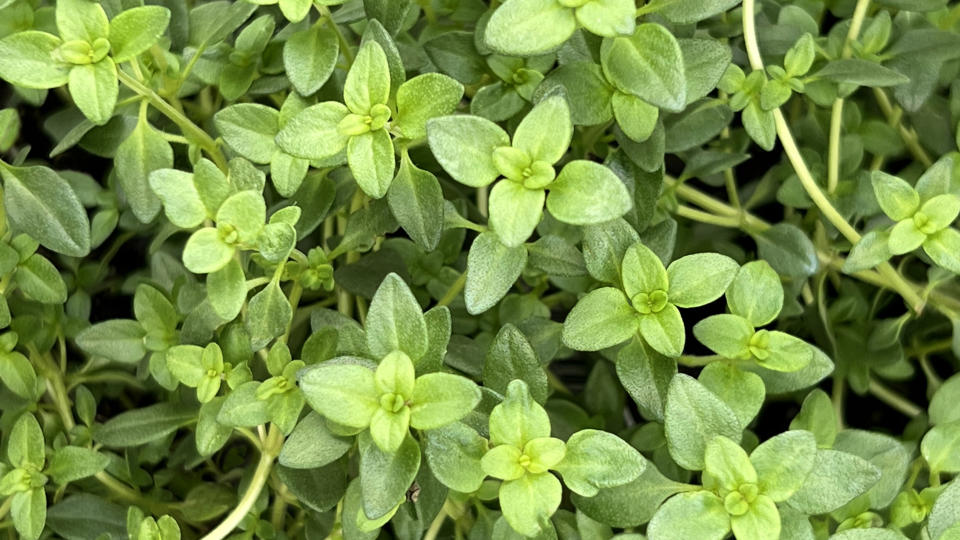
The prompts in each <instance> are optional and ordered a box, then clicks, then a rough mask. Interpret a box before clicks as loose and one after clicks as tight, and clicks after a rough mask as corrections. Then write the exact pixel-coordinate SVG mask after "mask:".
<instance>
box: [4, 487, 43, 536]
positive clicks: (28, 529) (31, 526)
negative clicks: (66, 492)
mask: <svg viewBox="0 0 960 540" xmlns="http://www.w3.org/2000/svg"><path fill="white" fill-rule="evenodd" d="M10 517H11V518H12V519H13V525H14V528H16V530H17V532H18V533H20V536H21V538H23V539H24V540H36V539H37V538H40V534H41V533H42V532H43V526H44V523H46V520H47V495H46V493H44V491H43V488H39V487H36V488H33V489H30V490H28V491H21V492H20V493H15V494H14V495H13V497H12V500H11V504H10Z"/></svg>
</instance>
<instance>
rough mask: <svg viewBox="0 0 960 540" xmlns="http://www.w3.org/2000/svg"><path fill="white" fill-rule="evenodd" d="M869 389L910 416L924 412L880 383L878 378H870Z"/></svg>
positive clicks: (878, 397)
mask: <svg viewBox="0 0 960 540" xmlns="http://www.w3.org/2000/svg"><path fill="white" fill-rule="evenodd" d="M867 389H868V390H869V392H870V393H871V394H872V395H873V396H874V397H876V398H877V399H879V400H880V401H882V402H884V403H886V404H887V405H889V406H890V407H892V408H894V409H896V410H898V411H900V412H902V413H903V414H905V415H907V416H909V417H910V418H913V417H915V416H920V415H921V414H923V409H921V408H920V407H918V406H917V405H916V404H915V403H913V402H912V401H910V400H909V399H907V398H905V397H903V396H901V395H900V394H898V393H896V392H894V391H893V390H891V389H889V388H887V387H886V386H884V385H882V384H880V383H879V382H878V381H877V380H876V379H870V385H869V386H868V387H867Z"/></svg>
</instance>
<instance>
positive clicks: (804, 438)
mask: <svg viewBox="0 0 960 540" xmlns="http://www.w3.org/2000/svg"><path fill="white" fill-rule="evenodd" d="M816 455H817V441H816V439H815V438H814V436H813V434H812V433H810V432H809V431H802V430H797V431H787V432H785V433H781V434H779V435H777V436H775V437H773V438H771V439H768V440H766V441H764V442H763V444H761V445H760V446H757V447H756V448H755V449H754V450H753V452H751V454H750V462H751V463H752V464H753V467H754V468H755V469H756V470H757V476H758V480H759V481H758V484H757V485H758V487H759V488H760V492H761V493H763V494H764V495H766V496H767V497H770V498H771V499H772V500H773V501H775V502H780V501H785V500H787V499H788V498H790V496H791V495H793V494H794V493H796V492H797V490H799V489H800V487H801V486H802V485H803V482H804V480H806V478H807V475H809V474H810V471H812V470H813V467H814V464H815V460H816Z"/></svg>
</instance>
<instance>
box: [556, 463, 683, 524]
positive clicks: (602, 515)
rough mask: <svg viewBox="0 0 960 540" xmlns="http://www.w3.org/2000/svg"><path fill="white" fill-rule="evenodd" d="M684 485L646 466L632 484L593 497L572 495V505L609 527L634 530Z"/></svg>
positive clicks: (602, 490)
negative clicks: (632, 528) (633, 528)
mask: <svg viewBox="0 0 960 540" xmlns="http://www.w3.org/2000/svg"><path fill="white" fill-rule="evenodd" d="M683 488H684V484H680V483H677V482H673V481H672V480H668V479H667V478H666V477H664V476H663V475H662V474H660V472H659V471H658V470H657V468H656V467H654V466H652V465H648V466H647V467H645V468H644V470H643V474H641V475H640V476H639V477H637V478H636V479H635V480H633V481H632V482H629V483H626V484H623V485H621V486H618V487H614V488H605V489H601V490H600V491H599V492H598V493H597V495H595V496H593V497H582V496H580V495H577V494H576V493H574V494H573V495H572V496H571V499H572V500H573V504H574V505H575V506H576V507H577V509H578V510H580V511H581V512H583V513H584V514H586V515H587V516H589V517H591V518H593V519H595V520H597V521H599V522H601V523H606V524H608V525H611V526H613V527H636V526H639V525H642V524H644V523H646V522H648V521H650V518H651V517H653V515H654V513H655V512H656V511H657V509H659V508H660V506H661V505H662V504H663V501H664V500H666V499H667V498H668V497H670V496H672V495H674V494H675V493H677V492H679V491H681V490H682V489H683Z"/></svg>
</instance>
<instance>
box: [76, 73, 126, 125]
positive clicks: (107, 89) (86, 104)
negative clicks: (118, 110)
mask: <svg viewBox="0 0 960 540" xmlns="http://www.w3.org/2000/svg"><path fill="white" fill-rule="evenodd" d="M68 88H69V89H70V97H72V98H73V102H74V103H75V104H76V105H77V108H79V109H80V112H82V113H83V115H84V116H86V117H87V119H88V120H90V121H91V122H93V123H94V124H96V125H98V126H102V125H104V124H106V123H107V121H109V120H110V118H111V117H112V116H113V109H114V107H115V106H116V104H117V95H118V94H119V93H120V87H119V83H118V82H117V66H116V64H114V63H113V60H112V59H111V58H110V57H107V58H104V59H103V60H101V61H99V62H97V63H96V64H85V65H77V66H73V67H72V68H70V77H69V81H68Z"/></svg>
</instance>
